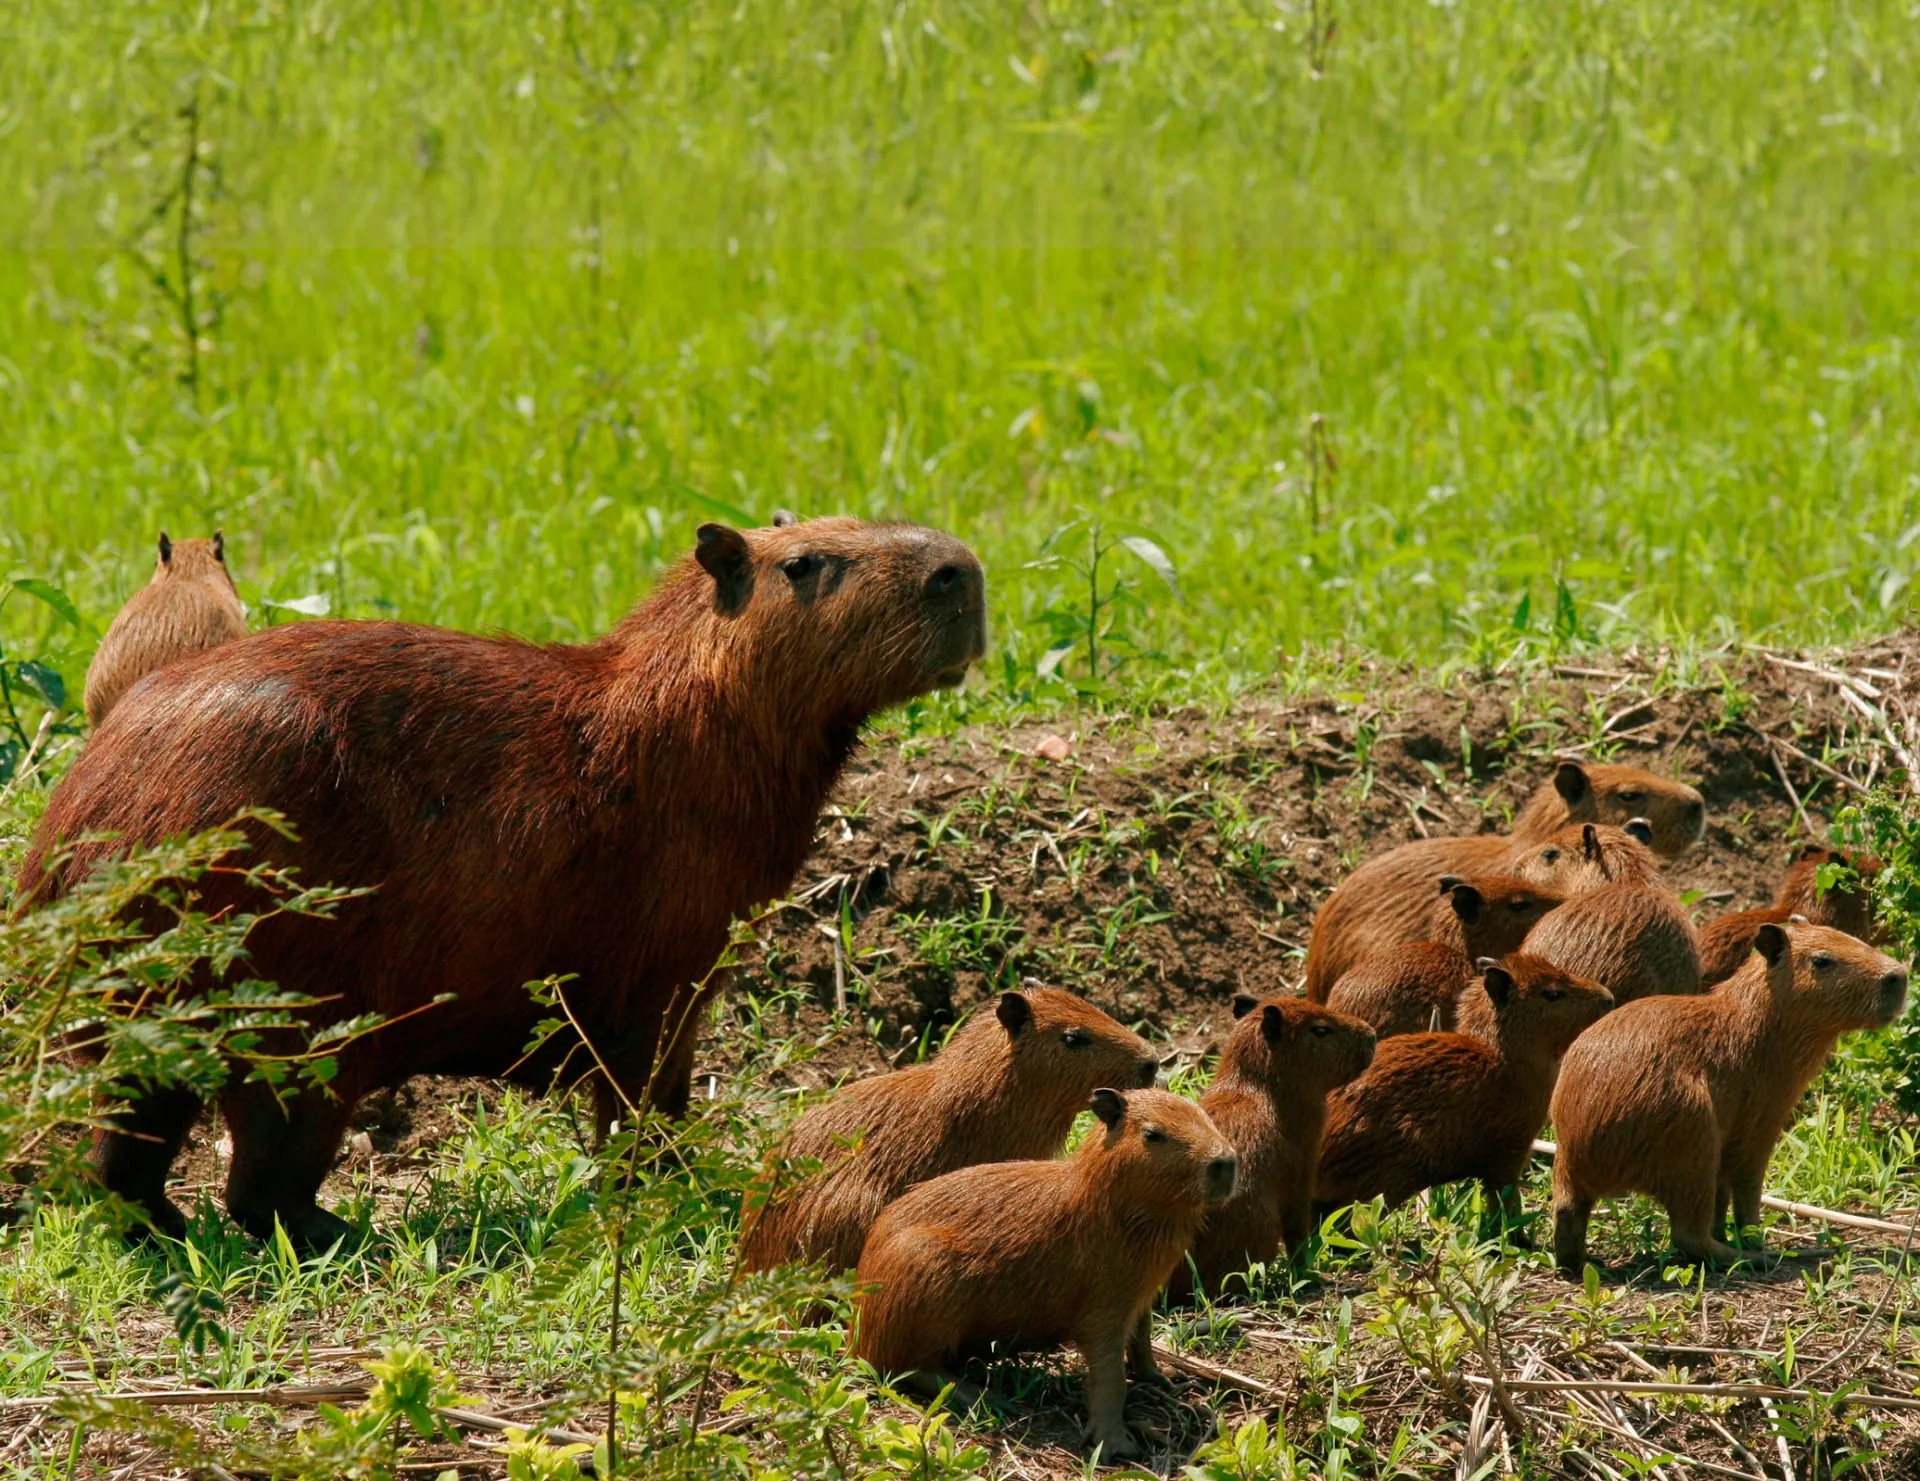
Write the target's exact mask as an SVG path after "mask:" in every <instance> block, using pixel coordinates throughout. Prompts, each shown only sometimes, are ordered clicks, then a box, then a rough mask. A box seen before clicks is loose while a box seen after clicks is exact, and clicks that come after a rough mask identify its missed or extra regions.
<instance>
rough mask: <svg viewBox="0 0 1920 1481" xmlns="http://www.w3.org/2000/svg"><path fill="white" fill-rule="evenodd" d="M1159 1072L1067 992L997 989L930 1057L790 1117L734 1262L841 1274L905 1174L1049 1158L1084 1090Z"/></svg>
mask: <svg viewBox="0 0 1920 1481" xmlns="http://www.w3.org/2000/svg"><path fill="white" fill-rule="evenodd" d="M1159 1070H1160V1061H1159V1059H1157V1058H1156V1057H1155V1055H1154V1052H1153V1048H1152V1046H1151V1045H1149V1044H1148V1043H1147V1041H1146V1040H1145V1039H1143V1038H1141V1037H1140V1036H1139V1035H1138V1034H1134V1033H1130V1032H1129V1031H1128V1030H1126V1029H1124V1028H1122V1027H1121V1026H1120V1025H1119V1024H1117V1023H1115V1022H1114V1021H1113V1020H1112V1019H1111V1018H1109V1017H1108V1016H1107V1015H1106V1014H1104V1013H1102V1012H1101V1011H1100V1010H1099V1009H1098V1008H1096V1007H1094V1006H1093V1005H1092V1004H1091V1003H1088V1002H1085V1001H1084V1000H1082V999H1080V998H1077V997H1075V996H1074V995H1073V994H1072V993H1068V992H1061V991H1060V990H1059V989H1057V988H1050V987H1036V988H1030V989H1029V990H1027V991H1026V992H1007V993H1002V994H1001V995H1000V1001H999V1003H998V1004H997V1005H996V1006H995V1009H994V1011H993V1012H992V1013H990V1014H989V1013H982V1014H976V1015H975V1016H974V1017H973V1019H972V1020H971V1021H969V1022H968V1023H967V1025H966V1026H965V1027H964V1028H962V1029H961V1030H960V1031H959V1032H958V1033H956V1034H955V1035H954V1036H953V1038H952V1039H951V1040H950V1041H949V1042H948V1044H947V1047H946V1048H945V1049H943V1050H941V1052H940V1054H939V1055H938V1056H937V1057H936V1058H935V1059H934V1060H933V1061H932V1062H931V1063H930V1064H923V1065H914V1066H912V1067H911V1068H909V1069H904V1070H898V1071H896V1072H895V1073H893V1074H891V1075H877V1076H875V1077H874V1078H872V1079H870V1080H860V1081H857V1082H855V1083H854V1084H852V1085H849V1086H848V1087H847V1088H846V1089H844V1090H842V1091H841V1092H840V1093H839V1094H838V1095H836V1096H835V1097H834V1098H833V1099H832V1100H830V1101H828V1102H827V1103H826V1104H824V1105H821V1106H816V1107H815V1108H814V1109H813V1110H811V1111H808V1112H807V1113H806V1115H804V1116H802V1117H801V1118H800V1119H799V1121H797V1122H796V1123H794V1127H793V1130H792V1131H791V1132H790V1133H788V1135H787V1138H786V1141H785V1143H784V1144H783V1145H782V1146H781V1147H780V1149H779V1151H778V1152H777V1153H776V1156H775V1164H774V1165H775V1169H776V1171H773V1172H770V1173H769V1179H768V1182H767V1183H765V1184H763V1188H774V1189H775V1197H774V1201H773V1203H772V1204H771V1205H770V1206H768V1205H766V1202H765V1195H764V1193H763V1194H762V1195H761V1196H760V1197H759V1198H757V1199H750V1200H749V1203H748V1208H747V1213H746V1228H747V1236H746V1240H745V1244H744V1248H743V1258H744V1262H745V1266H746V1268H747V1269H748V1270H768V1269H771V1268H772V1267H773V1266H775V1265H782V1264H786V1263H789V1262H800V1261H811V1260H822V1261H825V1262H826V1264H827V1267H828V1268H829V1269H831V1270H845V1269H849V1268H851V1267H852V1266H853V1265H854V1264H855V1263H857V1262H858V1260H859V1259H860V1247H861V1245H862V1244H864V1243H865V1242H866V1238H867V1231H868V1230H869V1229H871V1228H872V1227H873V1221H874V1220H875V1219H877V1218H879V1217H880V1210H882V1209H883V1208H885V1207H886V1206H887V1205H888V1204H889V1203H892V1202H893V1200H894V1199H896V1198H898V1197H899V1196H900V1195H901V1194H902V1193H904V1192H906V1191H907V1189H909V1188H911V1187H912V1186H913V1185H914V1184H915V1183H923V1182H925V1181H926V1180H927V1179H928V1178H935V1177H939V1176H940V1175H941V1174H942V1173H949V1172H953V1171H955V1170H956V1169H958V1168H962V1167H972V1166H973V1165H974V1164H975V1163H979V1162H1013V1161H1034V1160H1037V1159H1040V1158H1044V1157H1054V1156H1058V1155H1059V1152H1060V1149H1061V1148H1062V1147H1064V1146H1065V1145H1066V1142H1067V1133H1068V1132H1069V1131H1071V1130H1072V1129H1073V1118H1074V1117H1075V1116H1077V1115H1078V1114H1079V1113H1080V1112H1081V1111H1083V1110H1085V1109H1086V1105H1087V1097H1088V1096H1090V1095H1092V1094H1093V1092H1094V1091H1095V1090H1097V1089H1099V1088H1100V1087H1101V1086H1102V1085H1140V1086H1147V1085H1151V1084H1153V1079H1154V1076H1155V1075H1156V1074H1158V1073H1159ZM795 1157H800V1158H807V1159H809V1160H815V1161H818V1162H819V1163H820V1164H821V1166H820V1170H819V1171H818V1172H816V1173H814V1174H812V1175H811V1176H809V1177H807V1178H806V1179H805V1180H804V1181H803V1182H801V1183H800V1184H798V1185H797V1186H795V1187H793V1188H792V1189H791V1190H789V1191H786V1192H779V1191H778V1190H777V1184H776V1183H774V1181H773V1180H774V1179H775V1178H777V1177H778V1176H779V1173H778V1171H777V1169H778V1167H779V1165H780V1163H781V1162H783V1161H784V1160H785V1159H788V1158H795Z"/></svg>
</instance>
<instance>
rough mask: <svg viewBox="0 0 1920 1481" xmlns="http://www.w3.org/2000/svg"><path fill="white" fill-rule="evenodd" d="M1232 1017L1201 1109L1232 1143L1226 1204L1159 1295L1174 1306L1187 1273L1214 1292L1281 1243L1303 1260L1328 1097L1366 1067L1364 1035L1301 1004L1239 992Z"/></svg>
mask: <svg viewBox="0 0 1920 1481" xmlns="http://www.w3.org/2000/svg"><path fill="white" fill-rule="evenodd" d="M1233 1012H1234V1016H1235V1017H1236V1018H1238V1019H1239V1020H1240V1021H1239V1022H1238V1023H1237V1024H1235V1025H1234V1028H1233V1032H1232V1033H1230V1034H1228V1036H1227V1042H1226V1043H1225V1044H1224V1045H1223V1046H1222V1047H1221V1050H1220V1062H1219V1065H1218V1066H1217V1067H1216V1068H1215V1070H1214V1072H1213V1083H1212V1084H1211V1085H1210V1086H1208V1087H1207V1093H1206V1094H1205V1095H1203V1096H1201V1097H1200V1109H1201V1110H1203V1111H1205V1112H1206V1113H1207V1116H1208V1118H1209V1119H1210V1120H1212V1122H1213V1124H1214V1125H1215V1126H1217V1127H1219V1128H1220V1130H1221V1131H1222V1132H1224V1133H1225V1134H1226V1138H1227V1140H1228V1141H1230V1142H1232V1143H1233V1150H1234V1152H1235V1154H1236V1155H1237V1156H1238V1157H1239V1159H1240V1177H1239V1182H1238V1186H1237V1187H1236V1188H1235V1190H1234V1195H1233V1197H1232V1198H1231V1199H1229V1200H1228V1201H1227V1203H1226V1204H1225V1205H1224V1206H1222V1207H1220V1208H1217V1209H1215V1210H1214V1211H1213V1212H1212V1213H1210V1214H1208V1215H1207V1218H1206V1222H1205V1223H1204V1224H1202V1225H1201V1227H1200V1233H1199V1236H1198V1237H1197V1238H1196V1239H1195V1241H1194V1245H1193V1255H1192V1258H1193V1264H1192V1266H1191V1267H1189V1266H1188V1264H1187V1262H1186V1261H1184V1260H1183V1261H1181V1262H1180V1264H1179V1265H1178V1266H1176V1267H1175V1268H1174V1272H1173V1275H1172V1277H1171V1279H1169V1280H1168V1282H1167V1289H1168V1292H1169V1294H1170V1295H1172V1296H1173V1297H1174V1299H1176V1300H1180V1299H1184V1298H1185V1297H1186V1296H1187V1295H1188V1294H1189V1293H1190V1292H1191V1291H1192V1289H1193V1283H1194V1274H1195V1272H1196V1271H1197V1272H1198V1274H1199V1280H1200V1286H1201V1289H1203V1290H1205V1291H1207V1292H1208V1293H1209V1294H1216V1293H1218V1292H1219V1291H1220V1290H1221V1288H1222V1287H1223V1286H1224V1284H1225V1283H1226V1281H1227V1280H1228V1278H1229V1277H1231V1276H1233V1275H1236V1274H1238V1273H1239V1272H1241V1271H1243V1270H1245V1269H1246V1268H1247V1267H1248V1266H1249V1265H1252V1264H1255V1263H1259V1264H1265V1263H1267V1262H1268V1261H1270V1260H1272V1259H1273V1257H1274V1255H1275V1253H1276V1252H1277V1251H1278V1250H1279V1248H1280V1245H1281V1242H1282V1241H1283V1240H1284V1241H1285V1243H1286V1247H1287V1254H1288V1256H1289V1257H1290V1258H1291V1259H1293V1260H1295V1261H1296V1262H1297V1261H1299V1260H1300V1258H1301V1257H1302V1256H1303V1255H1304V1254H1305V1252H1306V1248H1307V1240H1308V1238H1309V1236H1310V1235H1311V1234H1312V1233H1313V1173H1314V1167H1315V1164H1316V1163H1318V1161H1319V1159H1320V1132H1321V1129H1322V1128H1323V1127H1324V1126H1325V1125H1326V1120H1327V1092H1328V1091H1330V1090H1332V1089H1334V1088H1335V1087H1336V1086H1339V1085H1344V1084H1346V1083H1347V1082H1348V1081H1349V1080H1351V1079H1352V1078H1353V1077H1354V1076H1355V1075H1357V1074H1359V1073H1360V1072H1361V1071H1362V1070H1364V1069H1365V1068H1366V1067H1367V1065H1368V1064H1369V1063H1371V1062H1372V1060H1373V1044H1374V1036H1373V1030H1372V1029H1370V1028H1368V1027H1367V1025H1366V1024H1364V1023H1362V1022H1361V1021H1360V1020H1359V1019H1357V1018H1351V1017H1349V1016H1347V1015H1346V1014H1344V1013H1335V1012H1333V1011H1332V1010H1331V1009H1327V1008H1322V1007H1319V1006H1318V1005H1316V1004H1313V1003H1309V1002H1307V1001H1306V1000H1305V999H1304V998H1267V999H1265V1000H1264V1001H1262V1000H1259V999H1256V998H1253V997H1251V996H1249V995H1247V994H1244V993H1243V994H1241V995H1239V996H1237V997H1235V998H1234V1000H1233Z"/></svg>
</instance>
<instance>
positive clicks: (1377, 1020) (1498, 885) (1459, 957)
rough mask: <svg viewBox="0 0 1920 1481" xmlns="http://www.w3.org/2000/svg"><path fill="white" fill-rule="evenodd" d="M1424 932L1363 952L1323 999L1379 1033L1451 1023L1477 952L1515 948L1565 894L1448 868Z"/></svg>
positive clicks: (1487, 954) (1385, 1035)
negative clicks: (1450, 871)
mask: <svg viewBox="0 0 1920 1481" xmlns="http://www.w3.org/2000/svg"><path fill="white" fill-rule="evenodd" d="M1440 891H1441V894H1440V898H1439V899H1438V900H1437V901H1435V902H1434V906H1433V916H1432V919H1431V921H1430V922H1429V925H1428V928H1427V929H1428V937H1429V939H1428V940H1425V941H1407V942H1402V943H1401V944H1400V945H1398V946H1389V947H1386V948H1384V949H1382V950H1380V951H1375V952H1369V953H1368V954H1367V955H1366V956H1363V957H1362V958H1360V960H1359V961H1357V962H1355V963H1354V964H1353V966H1352V967H1351V968H1349V969H1348V970H1347V972H1346V973H1345V974H1344V975H1343V976H1342V977H1341V978H1340V980H1339V981H1338V982H1336V983H1335V984H1334V985H1333V991H1332V992H1331V993H1329V994H1328V996H1327V1006H1328V1007H1329V1008H1333V1009H1336V1010H1338V1011H1339V1012H1341V1013H1351V1014H1352V1015H1353V1016H1354V1017H1356V1018H1360V1019H1363V1020H1365V1021H1366V1022H1367V1023H1370V1024H1372V1025H1373V1028H1374V1032H1376V1033H1377V1034H1379V1036H1380V1037H1381V1038H1383V1039H1384V1038H1389V1037H1391V1036H1393V1035H1395V1034H1417V1033H1421V1032H1423V1031H1424V1030H1427V1029H1450V1028H1452V1027H1454V1002H1455V999H1457V998H1458V997H1459V995H1460V990H1461V989H1462V988H1464V987H1465V986H1466V985H1467V983H1468V982H1469V981H1470V980H1471V979H1472V977H1473V964H1474V963H1475V962H1476V961H1478V960H1479V959H1480V958H1481V957H1494V958H1499V957H1503V956H1505V955H1507V953H1508V952H1511V951H1517V950H1519V948H1520V943H1521V942H1523V941H1524V940H1526V937H1527V932H1528V931H1530V930H1531V929H1532V928H1533V927H1534V925H1535V924H1536V923H1537V922H1538V921H1539V920H1540V918H1541V917H1542V916H1543V915H1545V914H1546V913H1547V912H1548V911H1550V910H1552V909H1554V908H1555V907H1556V906H1558V905H1559V904H1560V903H1561V901H1562V900H1564V899H1565V898H1566V897H1565V896H1563V895H1561V894H1560V893H1559V892H1558V891H1556V890H1550V889H1546V888H1544V887H1542V886H1540V885H1535V884H1529V883H1528V882H1527V881H1526V880H1524V879H1514V878H1512V877H1510V876H1507V875H1497V874H1495V875H1483V876H1482V877H1480V878H1479V879H1476V880H1463V879H1460V878H1458V877H1456V876H1454V875H1451V874H1449V875H1446V876H1444V877H1442V879H1441V881H1440Z"/></svg>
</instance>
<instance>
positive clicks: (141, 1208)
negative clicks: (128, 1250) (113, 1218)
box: [126, 1198, 187, 1245]
mask: <svg viewBox="0 0 1920 1481" xmlns="http://www.w3.org/2000/svg"><path fill="white" fill-rule="evenodd" d="M130 1208H131V1210H132V1213H133V1215H134V1217H133V1218H132V1219H130V1220H129V1221H128V1223H127V1229H126V1239H127V1243H128V1244H134V1245H139V1244H151V1243H152V1242H153V1241H155V1240H158V1239H185V1238H186V1237H187V1216H186V1215H185V1214H183V1213H181V1212H180V1208H179V1205H177V1204H176V1203H175V1202H174V1201H173V1200H172V1199H171V1198H154V1199H149V1200H148V1201H147V1202H145V1203H136V1204H132V1205H130ZM143 1215H144V1217H142V1216H143Z"/></svg>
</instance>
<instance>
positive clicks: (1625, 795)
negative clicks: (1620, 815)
mask: <svg viewBox="0 0 1920 1481" xmlns="http://www.w3.org/2000/svg"><path fill="white" fill-rule="evenodd" d="M1646 795H1647V794H1646V793H1645V792H1642V791H1641V790H1639V788H1637V787H1635V788H1630V789H1627V790H1624V791H1622V792H1620V793H1619V797H1620V800H1621V801H1622V802H1638V801H1639V800H1640V799H1641V798H1642V797H1645V796H1646Z"/></svg>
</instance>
